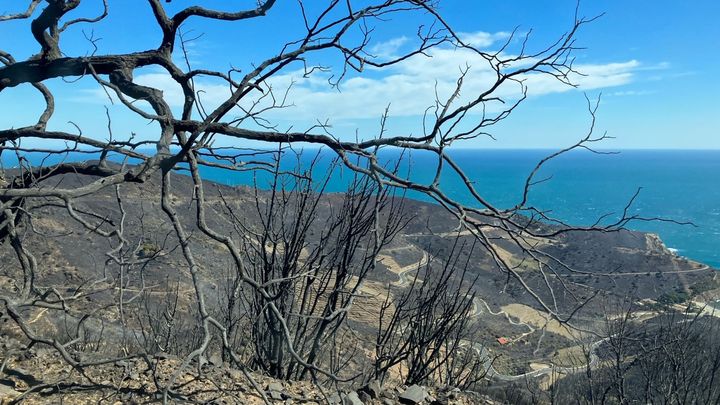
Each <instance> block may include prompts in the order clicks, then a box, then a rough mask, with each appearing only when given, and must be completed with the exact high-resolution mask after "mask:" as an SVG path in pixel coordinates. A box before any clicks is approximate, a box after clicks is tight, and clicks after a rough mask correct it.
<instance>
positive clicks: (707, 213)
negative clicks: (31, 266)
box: [2, 149, 720, 268]
mask: <svg viewBox="0 0 720 405" xmlns="http://www.w3.org/2000/svg"><path fill="white" fill-rule="evenodd" d="M552 152H553V151H552V150H545V149H482V150H477V149H458V150H454V151H452V152H450V153H451V155H452V157H453V158H454V159H455V161H456V162H457V163H458V164H459V165H460V166H461V167H462V168H463V169H464V171H465V174H466V175H467V176H468V177H469V178H470V179H471V180H472V181H473V182H474V184H475V186H476V188H477V190H478V191H479V193H480V194H481V195H482V196H483V197H484V198H485V199H486V200H487V201H489V202H490V203H491V204H493V205H494V206H495V207H498V208H508V207H512V206H514V205H515V204H517V202H518V201H519V200H520V199H521V198H522V191H523V185H524V182H525V179H526V177H527V175H528V174H529V173H530V171H531V170H532V169H533V168H534V166H535V165H536V164H537V162H538V161H539V160H540V159H542V158H543V157H545V156H547V155H548V154H549V153H552ZM318 153H319V154H320V159H319V161H318V162H317V163H316V165H315V169H314V171H313V177H314V178H317V179H323V178H325V176H326V175H327V173H328V170H329V168H330V162H331V159H332V157H333V154H332V153H331V152H330V151H320V152H319V151H317V150H316V149H305V150H304V152H303V155H302V156H301V158H300V159H299V160H297V159H296V158H295V157H292V158H288V159H286V160H285V161H283V166H284V167H285V168H287V169H292V168H293V167H295V166H297V165H298V163H299V165H300V166H304V165H307V164H309V162H310V161H311V160H312V159H313V158H314V157H315V156H316V155H317V154H318ZM380 157H381V159H382V160H383V161H384V162H394V161H397V159H398V158H399V157H400V155H399V153H396V152H383V153H381V155H380ZM88 158H90V159H91V158H92V157H91V156H88V155H87V154H84V155H81V154H76V155H71V156H68V157H67V159H66V160H80V159H88ZM29 160H30V161H31V162H35V161H37V160H36V159H29ZM435 162H436V158H434V157H433V156H432V155H431V154H429V153H426V152H418V151H414V152H413V153H412V154H411V155H410V156H407V155H406V156H403V160H402V164H401V169H400V171H401V173H403V174H405V175H408V176H409V177H410V178H411V179H412V180H415V181H425V182H428V181H431V179H432V178H433V176H434V174H435V168H436V164H435ZM2 163H3V166H4V167H5V168H10V167H13V165H16V164H17V162H16V161H15V162H13V158H12V157H6V156H3V159H2ZM202 174H203V177H204V179H206V180H210V181H214V182H218V183H221V184H226V185H231V186H236V185H245V186H251V185H253V184H257V185H258V186H259V187H261V188H267V187H269V176H268V175H267V174H259V175H257V176H253V174H251V173H248V172H229V171H226V170H221V169H217V168H212V167H206V168H203V170H202ZM349 178H350V176H349V175H348V169H343V170H336V171H335V172H334V173H333V174H332V175H331V176H330V179H329V182H328V185H327V190H328V191H330V192H342V191H344V190H345V187H346V186H347V184H348V181H349ZM546 178H547V179H548V180H547V181H543V182H541V183H539V184H537V185H535V186H534V187H533V188H532V189H531V192H530V194H529V205H532V206H534V207H537V208H538V209H540V210H543V211H548V212H549V214H550V215H551V216H552V217H554V218H557V219H559V220H562V221H563V222H565V223H568V224H571V225H578V226H587V225H591V224H593V223H595V222H596V221H597V220H598V218H600V217H602V216H606V217H605V219H604V220H603V221H602V222H601V224H607V223H612V222H613V221H614V220H615V219H617V218H618V217H619V216H620V215H621V213H622V211H623V210H624V208H625V206H626V205H627V203H628V202H629V200H630V199H631V198H632V197H633V195H635V193H636V192H637V191H638V190H640V192H639V195H638V196H637V198H636V199H635V201H634V203H633V205H632V206H631V207H630V210H629V214H630V215H639V216H643V217H647V218H661V219H662V220H658V221H649V222H646V221H633V222H631V223H629V224H628V225H627V228H628V229H632V230H638V231H644V232H652V233H655V234H658V235H659V236H660V237H661V238H662V240H663V242H664V243H665V245H666V246H667V247H668V248H669V249H672V250H673V251H675V252H677V254H678V255H681V256H685V257H688V258H690V259H692V260H696V261H699V262H702V263H705V264H708V265H710V266H713V267H716V268H720V249H719V248H720V150H662V149H635V150H622V151H620V152H619V153H617V154H595V153H590V152H587V151H573V152H571V153H568V154H565V155H562V156H560V157H558V158H556V159H554V160H552V161H550V162H548V163H547V164H546V165H545V166H544V167H543V169H542V170H541V171H540V172H539V173H538V174H537V176H536V180H540V179H546ZM440 187H441V188H442V189H443V190H444V192H446V193H447V194H448V195H449V196H451V197H452V198H454V199H456V200H457V201H459V202H461V203H464V204H469V205H473V198H472V196H470V195H469V193H468V192H467V191H466V190H465V189H464V186H463V183H462V181H461V180H460V178H459V177H457V176H453V175H451V174H450V173H446V174H444V175H443V176H442V177H441V182H440ZM407 197H409V198H415V199H418V200H422V201H428V202H433V200H432V199H430V198H429V197H427V196H425V195H423V194H421V193H417V192H409V193H408V194H407ZM475 205H477V204H475ZM676 222H682V223H685V222H687V223H689V224H686V225H681V224H678V223H676Z"/></svg>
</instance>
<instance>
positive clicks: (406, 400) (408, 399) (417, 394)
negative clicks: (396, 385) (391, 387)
mask: <svg viewBox="0 0 720 405" xmlns="http://www.w3.org/2000/svg"><path fill="white" fill-rule="evenodd" d="M427 397H428V392H427V390H426V389H425V388H424V387H421V386H419V385H411V386H409V387H408V388H407V389H406V390H405V391H403V392H402V394H400V396H399V397H398V398H399V399H400V403H401V404H410V405H415V404H421V403H423V402H424V401H425V399H426V398H427Z"/></svg>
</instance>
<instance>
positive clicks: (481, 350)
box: [395, 252, 699, 381]
mask: <svg viewBox="0 0 720 405" xmlns="http://www.w3.org/2000/svg"><path fill="white" fill-rule="evenodd" d="M429 260H430V255H429V254H428V253H427V252H423V257H422V258H421V259H420V260H419V261H417V262H416V263H412V264H409V265H407V266H403V267H401V268H399V269H398V271H397V272H396V274H397V276H398V281H396V282H395V285H396V286H398V287H407V286H408V285H410V283H411V282H412V281H411V279H410V278H409V277H408V274H409V273H411V272H413V271H416V270H418V269H420V268H422V266H424V265H426V264H427V263H428V262H429ZM698 270H699V269H693V270H692V271H698ZM418 281H420V280H418ZM481 305H483V306H485V309H487V312H488V313H489V314H490V315H493V316H501V315H502V316H505V318H506V319H507V321H508V322H509V323H510V324H512V325H515V326H525V327H527V328H528V332H525V333H524V334H522V335H520V336H519V337H517V338H515V339H521V338H523V337H525V336H528V335H530V334H532V333H534V332H535V331H536V329H535V328H534V327H533V326H531V325H528V324H527V323H525V322H522V321H519V320H518V321H516V320H514V319H513V318H512V316H511V315H509V314H508V313H507V312H505V311H503V310H500V311H498V312H493V311H492V310H491V309H490V306H489V305H488V304H487V302H485V300H483V299H481V298H478V297H474V298H473V308H472V310H471V312H470V315H469V316H470V317H472V318H475V317H479V316H480V315H481V314H482V313H483V310H482V308H481ZM608 339H609V337H606V338H603V339H600V340H598V341H595V342H593V343H592V344H591V345H590V351H589V352H590V362H589V364H585V365H580V366H573V367H562V366H556V365H550V366H547V367H544V368H540V369H537V370H533V371H529V372H527V373H523V374H515V375H510V374H502V373H500V372H498V371H497V370H496V369H495V367H493V358H492V357H491V356H490V354H489V352H488V350H487V349H486V348H485V346H483V345H482V344H480V343H478V342H474V341H470V340H468V341H463V342H461V343H462V344H463V345H466V346H470V347H471V348H472V349H473V350H475V351H476V352H477V353H478V354H479V355H480V356H481V357H484V360H483V361H484V366H485V372H486V376H487V377H490V378H494V379H496V380H500V381H518V380H523V379H526V378H537V377H542V376H545V375H550V374H553V373H560V374H571V373H577V372H581V371H584V370H585V369H587V367H588V366H589V367H596V366H597V365H598V363H599V362H600V358H599V356H598V355H597V353H596V351H597V349H598V348H599V347H600V345H602V344H603V343H604V342H606V341H607V340H608Z"/></svg>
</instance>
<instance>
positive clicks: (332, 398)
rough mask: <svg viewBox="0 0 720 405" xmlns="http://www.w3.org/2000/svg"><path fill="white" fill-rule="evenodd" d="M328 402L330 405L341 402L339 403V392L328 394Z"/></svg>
mask: <svg viewBox="0 0 720 405" xmlns="http://www.w3.org/2000/svg"><path fill="white" fill-rule="evenodd" d="M328 402H329V403H330V405H338V404H341V403H342V399H341V398H340V394H338V393H337V392H336V393H333V394H332V395H330V396H329V397H328Z"/></svg>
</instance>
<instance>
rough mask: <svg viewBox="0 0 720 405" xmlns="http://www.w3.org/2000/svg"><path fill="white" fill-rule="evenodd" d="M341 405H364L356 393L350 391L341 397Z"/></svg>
mask: <svg viewBox="0 0 720 405" xmlns="http://www.w3.org/2000/svg"><path fill="white" fill-rule="evenodd" d="M342 405H365V403H364V402H363V401H361V400H360V397H358V394H357V392H355V391H350V392H349V393H347V394H343V395H342Z"/></svg>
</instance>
